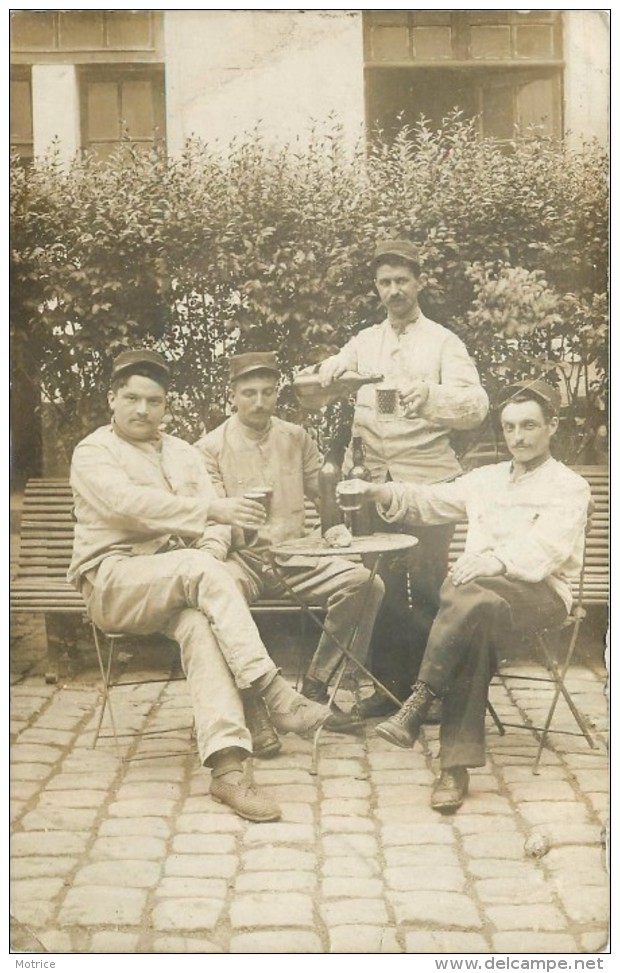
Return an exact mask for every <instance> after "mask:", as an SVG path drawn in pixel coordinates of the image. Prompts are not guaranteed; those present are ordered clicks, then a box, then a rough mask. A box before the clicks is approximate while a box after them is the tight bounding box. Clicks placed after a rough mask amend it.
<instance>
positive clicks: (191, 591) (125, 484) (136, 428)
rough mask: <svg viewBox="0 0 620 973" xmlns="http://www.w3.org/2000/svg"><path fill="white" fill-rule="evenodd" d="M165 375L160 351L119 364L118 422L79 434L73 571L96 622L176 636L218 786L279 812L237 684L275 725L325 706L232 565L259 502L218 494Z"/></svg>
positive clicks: (306, 724) (219, 795)
mask: <svg viewBox="0 0 620 973" xmlns="http://www.w3.org/2000/svg"><path fill="white" fill-rule="evenodd" d="M168 383H169V368H168V365H167V363H166V361H165V359H164V358H163V357H162V356H161V355H159V354H158V353H157V352H154V351H151V350H149V349H144V348H141V349H137V350H134V351H125V352H122V354H120V355H119V356H118V357H117V358H116V359H115V360H114V363H113V368H112V381H111V388H110V392H109V393H108V401H109V404H110V409H111V411H112V423H111V425H106V426H101V427H100V428H99V429H97V430H95V432H93V433H91V434H90V435H89V436H87V437H86V438H85V439H83V440H82V441H81V442H80V443H79V444H78V445H77V446H76V448H75V451H74V453H73V459H72V462H71V487H72V490H73V495H74V500H75V516H76V521H77V522H76V526H75V541H74V548H73V559H72V561H71V566H70V569H69V574H68V578H69V581H70V582H72V583H73V584H74V585H75V587H76V588H77V589H78V590H79V591H81V593H82V595H83V597H84V599H85V602H86V605H87V608H88V613H89V615H90V617H91V619H92V620H93V621H94V623H95V624H96V625H97V626H99V628H101V629H102V630H104V631H110V632H123V633H126V634H132V635H149V634H153V633H157V632H160V633H163V634H165V635H168V636H169V637H170V638H172V639H175V640H176V641H177V642H178V643H179V644H180V646H181V659H182V663H183V668H184V670H185V673H186V675H187V681H188V686H189V691H190V694H191V699H192V705H193V711H194V719H195V723H196V733H197V741H198V750H199V753H200V758H201V761H202V763H203V764H204V765H205V766H210V767H211V769H212V779H211V794H212V795H213V797H214V798H215V799H216V800H218V801H220V802H223V803H225V804H228V805H229V806H230V807H231V808H233V810H235V811H236V812H237V813H238V814H239V815H241V816H242V817H244V818H248V819H249V820H251V821H273V820H277V819H278V818H279V817H280V809H279V808H278V806H277V804H275V803H274V801H273V800H271V798H269V797H268V796H267V795H266V794H261V793H260V792H258V791H256V790H254V789H253V788H252V787H251V786H250V785H249V784H248V782H247V780H246V778H245V776H244V773H243V768H242V761H243V760H244V759H245V758H246V757H247V756H249V755H250V753H251V751H252V744H251V737H250V733H249V731H248V729H247V727H246V724H245V720H244V712H243V705H242V700H241V693H243V692H250V693H252V695H254V694H258V696H259V697H260V698H261V699H262V700H263V701H264V704H266V706H267V708H268V709H269V713H270V716H271V719H272V720H273V722H274V724H275V726H276V727H277V728H278V729H279V730H280V731H281V732H295V733H302V734H304V733H308V732H310V731H313V730H315V729H316V728H317V727H318V726H320V725H322V723H323V722H324V721H325V719H326V718H327V717H328V716H329V710H328V709H327V707H324V706H321V705H319V704H318V703H314V702H310V701H309V700H307V699H305V698H304V697H303V696H301V695H300V694H298V693H296V692H295V691H294V690H293V689H291V687H290V686H289V685H288V684H287V683H286V681H285V680H284V679H283V678H282V676H281V675H280V674H279V672H278V670H277V669H276V668H275V666H274V664H273V662H272V660H271V659H270V657H269V655H268V653H267V650H266V648H265V646H264V645H263V643H262V642H261V640H260V637H259V634H258V631H257V629H256V626H255V624H254V622H253V620H252V617H251V615H250V612H249V610H248V607H247V604H246V602H245V601H244V599H243V598H242V596H241V595H240V593H239V591H238V589H237V586H236V584H235V583H234V581H233V580H232V579H231V577H230V574H229V573H228V571H227V570H226V567H225V563H224V562H225V561H226V557H227V555H228V550H229V546H230V539H231V531H230V526H226V525H230V524H241V523H243V524H250V525H253V526H255V527H256V528H259V527H260V525H261V524H262V522H263V520H264V517H265V512H264V510H263V508H262V506H261V505H260V504H259V503H256V502H255V501H252V500H246V499H244V498H242V497H233V498H230V499H222V498H220V497H219V496H218V495H217V493H216V490H215V488H214V486H213V484H212V483H211V480H210V479H209V476H208V474H207V472H206V470H205V468H204V463H203V461H202V457H201V456H200V453H199V452H198V451H197V450H196V449H195V448H194V447H193V446H190V445H189V444H188V443H186V442H184V441H183V440H181V439H177V438H176V437H175V436H170V435H167V434H166V433H162V432H160V425H161V422H162V419H163V417H164V414H165V411H166V392H167V388H168Z"/></svg>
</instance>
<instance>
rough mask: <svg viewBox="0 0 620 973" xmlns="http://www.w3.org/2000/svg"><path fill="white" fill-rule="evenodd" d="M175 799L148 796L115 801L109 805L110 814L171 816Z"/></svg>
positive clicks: (112, 815)
mask: <svg viewBox="0 0 620 973" xmlns="http://www.w3.org/2000/svg"><path fill="white" fill-rule="evenodd" d="M174 804H175V802H174V801H165V800H162V799H161V798H157V799H153V798H147V799H146V800H143V801H140V800H136V801H113V802H112V803H110V804H109V805H108V808H107V810H108V814H109V815H110V817H112V818H142V817H154V818H157V817H160V818H169V817H170V816H171V814H172V813H173V811H174Z"/></svg>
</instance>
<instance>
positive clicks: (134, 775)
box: [123, 760, 209, 787]
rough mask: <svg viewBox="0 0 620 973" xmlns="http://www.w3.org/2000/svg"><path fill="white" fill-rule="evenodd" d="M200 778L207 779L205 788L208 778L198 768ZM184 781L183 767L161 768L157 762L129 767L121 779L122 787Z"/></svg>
mask: <svg viewBox="0 0 620 973" xmlns="http://www.w3.org/2000/svg"><path fill="white" fill-rule="evenodd" d="M200 774H201V778H202V777H204V778H206V779H207V786H208V780H209V777H208V775H207V774H205V772H204V770H203V769H202V768H200ZM184 779H185V769H184V768H183V767H180V766H177V765H174V766H172V767H170V766H167V767H162V766H161V763H160V762H159V761H156V760H153V761H150V762H149V764H148V766H145V765H144V764H141V765H140V764H136V765H135V766H133V767H130V768H129V769H128V770H127V771H126V773H125V776H124V778H123V785H124V786H125V787H127V786H128V785H129V784H140V783H143V782H145V781H148V782H153V783H155V782H158V781H164V782H166V781H169V782H171V783H174V782H175V781H182V780H184Z"/></svg>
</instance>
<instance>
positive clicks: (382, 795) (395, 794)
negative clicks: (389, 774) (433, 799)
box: [376, 782, 429, 808]
mask: <svg viewBox="0 0 620 973" xmlns="http://www.w3.org/2000/svg"><path fill="white" fill-rule="evenodd" d="M376 791H377V806H378V807H380V808H382V807H394V806H395V805H400V804H404V805H405V806H406V807H411V805H413V804H422V803H424V804H428V800H429V798H428V795H429V790H428V783H424V784H422V785H419V786H417V785H413V784H409V783H405V782H403V783H402V784H382V785H381V786H380V787H377V788H376Z"/></svg>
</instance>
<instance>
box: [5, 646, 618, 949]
mask: <svg viewBox="0 0 620 973" xmlns="http://www.w3.org/2000/svg"><path fill="white" fill-rule="evenodd" d="M26 642H27V640H26ZM24 657H26V658H27V657H28V653H27V651H26V649H24ZM532 668H533V667H532V666H531V665H530V666H529V671H532ZM520 671H521V672H523V669H521V670H520ZM160 674H161V673H160ZM604 679H605V672H604V669H603V668H602V666H599V667H597V666H594V667H592V666H591V665H588V664H580V665H578V666H575V667H574V668H572V669H571V674H570V679H569V686H570V688H571V690H572V691H573V692H574V694H575V698H576V700H577V701H578V703H579V705H580V707H581V708H582V709H583V710H584V712H585V713H587V714H588V716H589V718H590V720H591V722H592V724H593V726H594V728H595V733H596V737H597V740H598V741H599V749H597V750H596V751H590V749H589V748H588V746H587V744H586V742H585V740H583V739H582V738H580V737H576V736H562V735H560V734H554V735H553V737H552V743H553V749H552V750H548V751H545V754H544V756H543V761H542V767H541V772H540V774H539V775H538V776H535V775H533V774H532V769H531V762H532V759H533V757H534V753H535V748H536V741H535V739H534V735H533V734H532V733H531V732H529V731H523V730H509V731H508V732H507V735H506V736H505V737H500V736H499V735H498V734H497V732H496V731H495V729H494V728H493V726H492V725H491V724H490V725H489V735H488V740H489V760H488V763H487V766H486V767H485V768H484V769H482V770H478V771H475V772H473V773H472V781H471V789H470V795H469V797H468V798H467V800H466V803H465V804H464V806H463V807H462V808H461V810H460V811H459V812H458V813H457V814H456V815H454V816H452V817H441V816H439V815H437V814H436V813H435V812H433V811H432V810H431V809H430V807H429V794H430V784H431V781H432V779H433V772H434V770H435V769H436V751H437V728H435V727H428V728H427V729H426V730H425V734H424V739H423V741H422V742H423V746H420V745H417V746H416V748H415V749H414V750H411V751H406V750H397V749H395V748H393V747H390V746H389V744H387V743H386V742H385V741H382V740H381V739H380V738H378V737H377V736H376V735H374V734H373V727H372V725H369V726H368V728H367V730H366V731H365V733H364V735H363V736H360V737H351V736H346V737H345V736H336V735H333V734H325V735H324V736H323V740H322V743H321V750H320V761H319V769H318V775H316V776H313V775H312V774H311V773H310V766H311V746H310V743H309V742H307V741H303V740H299V739H297V738H295V737H293V736H288V737H285V738H283V750H282V753H281V754H280V755H279V756H277V757H276V758H274V759H272V760H269V761H262V762H261V761H254V762H253V766H252V768H251V772H252V773H253V776H254V780H255V782H256V783H257V784H258V785H260V786H261V787H264V788H265V789H268V790H269V792H270V793H271V795H272V796H273V797H274V798H276V799H277V800H278V801H279V802H280V804H281V807H282V810H283V816H282V821H280V822H278V823H272V824H251V823H248V822H244V821H242V820H240V819H239V818H238V817H236V816H235V815H234V814H233V813H232V812H231V811H230V810H228V809H227V808H226V807H224V806H222V805H219V804H216V803H215V802H214V801H213V800H211V798H210V797H209V772H208V771H206V770H205V769H203V768H201V767H200V766H199V764H198V760H197V757H196V755H195V753H194V752H193V744H192V741H191V735H190V732H189V730H188V729H187V727H188V726H189V724H190V723H191V715H190V708H189V700H188V696H187V693H186V686H185V683H184V682H182V681H180V682H179V681H170V680H166V681H164V682H159V683H151V684H148V685H144V684H143V685H135V686H128V687H125V688H119V689H117V690H116V691H115V712H116V715H117V720H118V722H119V723H120V724H122V726H121V727H119V729H121V730H122V732H126V733H129V732H132V731H138V734H139V735H138V736H134V737H123V745H122V750H123V754H124V756H125V757H131V758H133V759H126V760H122V761H120V760H119V759H118V758H117V755H116V753H115V750H114V747H113V744H112V741H111V740H109V739H108V740H105V741H102V742H100V743H99V745H98V746H97V748H96V749H95V750H93V749H92V748H91V742H92V737H93V731H94V727H95V725H96V715H97V707H98V704H99V701H100V696H99V691H98V688H97V683H96V678H95V673H94V670H92V669H89V670H88V671H86V672H82V673H77V674H74V675H73V676H72V677H71V678H69V679H65V680H64V681H62V682H61V683H59V684H58V685H56V686H54V685H46V684H45V681H44V679H43V677H42V675H39V674H37V669H36V667H34V669H33V668H32V667H30V668H28V667H27V666H26V667H25V668H22V671H17V672H16V673H15V675H14V685H13V688H12V730H13V741H14V742H13V747H12V785H11V798H12V820H13V837H12V912H13V916H14V927H15V934H14V940H13V945H14V948H15V949H26V950H39V951H45V950H47V951H50V952H58V953H62V952H82V953H88V952H103V953H106V952H110V953H114V952H137V953H167V952H179V953H186V952H198V953H202V952H224V953H226V952H238V953H247V952H274V953H278V952H283V953H286V952H306V953H310V952H317V953H328V952H345V953H347V952H353V953H355V952H360V953H364V952H367V953H370V952H386V953H394V952H408V953H433V952H457V953H471V952H482V953H485V952H502V951H505V952H515V953H518V952H542V953H545V952H568V953H572V952H595V951H597V950H600V949H602V948H604V946H605V943H606V940H607V927H608V908H609V889H608V879H607V872H606V864H605V852H604V847H603V843H602V837H601V835H602V829H603V828H604V825H605V822H606V821H607V815H608V810H607V808H608V794H609V785H608V761H607V753H606V749H605V733H604V730H605V725H606V722H607V704H606V699H605V693H604ZM507 685H508V684H506V685H498V686H497V687H494V688H493V690H492V695H491V698H492V701H493V703H494V705H495V707H496V709H497V710H498V712H499V713H500V715H503V716H504V717H505V718H506V719H510V718H511V717H512V719H513V721H514V717H515V714H516V713H517V711H518V710H520V711H521V712H520V715H521V716H523V715H528V716H530V717H531V718H532V719H534V720H535V721H538V720H540V718H541V714H542V713H543V712H544V711H545V704H546V702H547V701H548V698H549V693H550V689H549V687H547V686H544V685H542V684H538V685H537V684H527V683H521V682H519V683H517V682H516V681H515V682H513V683H512V684H510V686H511V687H514V688H509V689H508V688H506V686H507ZM532 686H533V688H532ZM354 688H355V687H351V686H349V687H348V688H347V689H346V690H345V691H344V693H343V695H344V701H345V702H346V700H347V695H348V696H349V700H350V701H352V700H353V691H354ZM515 706H516V707H517V709H515ZM557 725H558V726H563V725H564V726H566V727H567V728H571V724H570V720H569V714H568V712H567V711H565V709H564V708H563V707H559V709H558V714H557ZM175 727H185V728H186V729H181V730H175V729H174V728H175ZM161 730H166V731H169V730H172V732H167V733H166V734H165V737H164V738H162V737H161V735H155V736H151V735H150V731H158V732H159V731H161ZM146 731H149V735H147V734H146ZM162 747H165V748H167V750H168V756H164V757H161V756H159V755H158V754H161V751H162ZM532 833H534V834H536V835H539V834H541V833H542V834H543V835H544V836H546V839H547V840H548V843H549V846H550V847H549V851H548V852H547V853H546V854H544V855H543V856H542V857H529V856H528V854H527V853H526V851H525V848H524V845H525V842H526V840H527V839H528V836H530V835H532Z"/></svg>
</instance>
